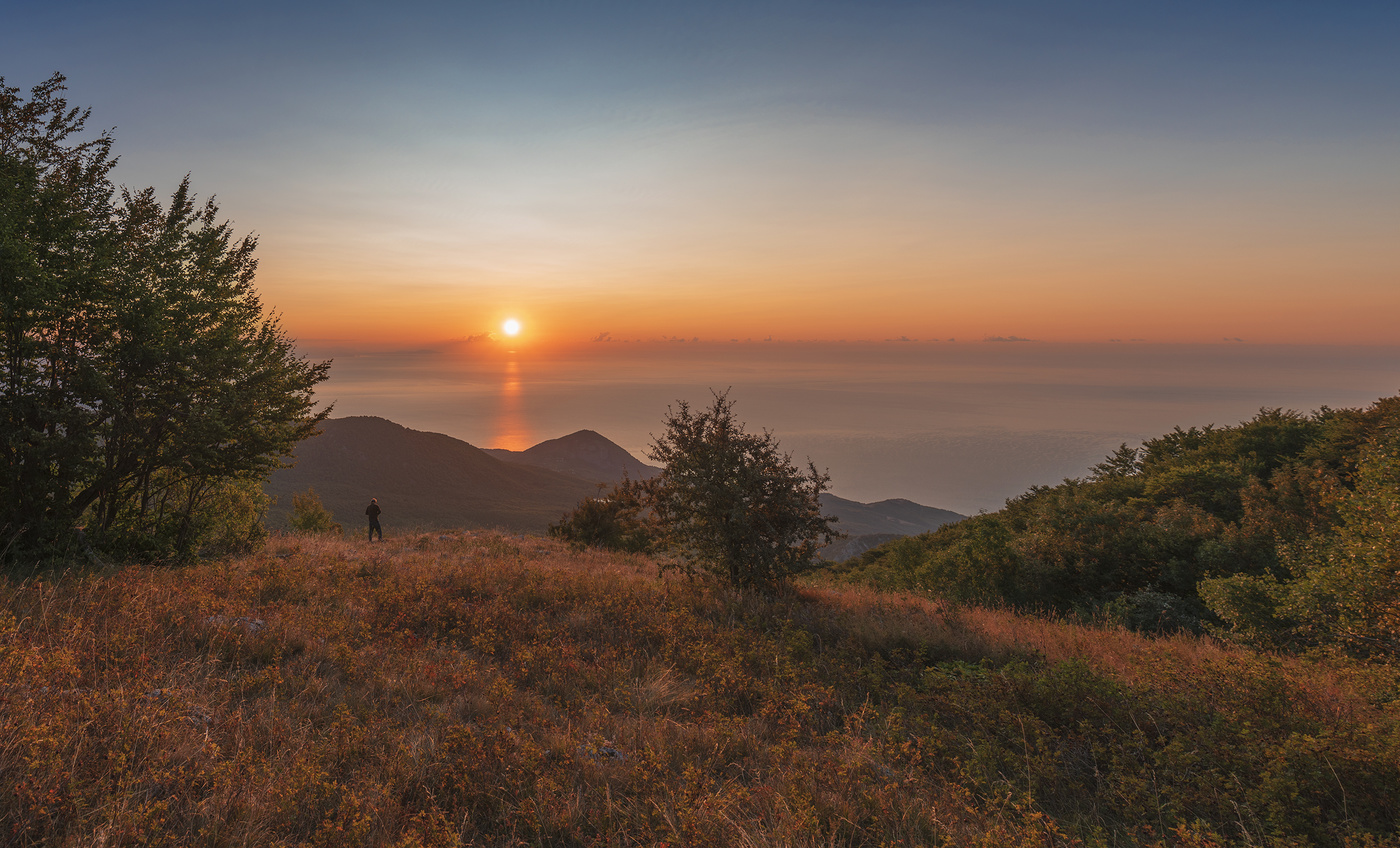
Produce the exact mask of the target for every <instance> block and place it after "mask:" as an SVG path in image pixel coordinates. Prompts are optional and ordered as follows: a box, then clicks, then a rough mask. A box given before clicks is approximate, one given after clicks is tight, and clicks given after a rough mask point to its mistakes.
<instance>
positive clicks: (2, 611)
mask: <svg viewBox="0 0 1400 848" xmlns="http://www.w3.org/2000/svg"><path fill="white" fill-rule="evenodd" d="M1397 694H1400V681H1397V679H1396V677H1395V675H1394V674H1393V673H1392V672H1391V671H1390V670H1389V669H1388V668H1387V667H1385V666H1380V665H1371V666H1367V665H1361V664H1356V663H1353V662H1352V661H1349V660H1343V659H1335V660H1331V661H1328V662H1326V663H1321V662H1314V661H1305V660H1300V659H1278V658H1276V657H1274V656H1269V655H1261V654H1256V653H1253V652H1251V651H1249V650H1247V649H1242V648H1226V647H1221V646H1220V645H1218V644H1216V643H1214V642H1212V641H1209V640H1202V639H1199V638H1197V637H1193V636H1188V635H1177V636H1172V637H1164V638H1157V639H1150V638H1147V637H1144V636H1140V635H1136V634H1133V633H1131V632H1128V631H1126V630H1123V629H1117V628H1115V629H1089V628H1084V627H1081V626H1078V625H1073V624H1067V623H1058V622H1054V621H1047V620H1044V619H1036V618H1030V617H1020V616H1017V615H1014V614H1012V613H1009V612H998V611H988V610H981V609H976V608H957V607H953V606H949V605H947V604H944V603H940V602H936V601H931V600H928V599H918V598H912V597H906V596H895V595H886V594H879V593H876V592H872V591H870V590H868V589H861V588H817V587H809V588H805V589H801V590H795V591H791V592H788V593H787V594H785V595H783V596H780V597H778V598H768V599H765V598H762V597H758V596H745V595H740V594H736V593H733V592H732V591H731V590H728V589H722V588H719V587H717V586H716V585H714V584H711V583H708V582H704V581H700V582H692V581H688V580H684V579H679V578H674V579H660V578H658V577H657V576H656V566H655V563H654V562H652V561H650V560H646V559H642V558H629V557H625V556H618V555H610V554H603V553H599V552H596V551H574V550H572V549H570V548H568V547H567V546H563V545H560V544H556V543H554V542H552V541H549V540H542V539H534V538H519V537H514V536H502V535H498V534H490V533H453V534H443V535H438V534H433V535H423V536H416V537H402V538H398V539H392V540H391V541H389V542H387V543H382V544H378V545H373V546H371V545H369V544H367V543H364V542H358V541H356V542H346V541H340V540H333V539H329V538H326V537H321V538H296V537H274V538H273V540H272V541H271V542H270V544H269V545H268V547H267V548H266V549H265V550H263V551H261V552H259V553H257V554H254V555H250V556H247V557H244V558H238V559H231V560H224V561H218V562H210V563H205V564H199V565H193V566H189V567H186V568H180V569H171V568H154V567H130V568H126V569H122V570H117V571H113V572H110V573H106V574H86V575H82V574H71V575H67V576H62V577H57V578H41V577H31V578H28V579H24V580H19V579H16V578H9V579H7V580H5V582H3V583H0V842H3V843H4V844H7V845H18V846H24V845H40V844H54V845H56V844H67V843H75V844H76V843H82V844H86V843H91V844H104V845H134V844H142V845H190V844H198V845H210V846H222V845H245V844H250V845H253V844H256V845H273V844H285V845H293V844H307V845H335V846H342V845H400V846H410V845H432V846H448V845H466V844H475V845H501V846H504V845H600V846H602V845H798V846H801V845H813V846H815V845H872V846H873V845H894V844H908V845H915V844H929V845H940V844H941V845H959V846H962V845H988V846H992V845H995V846H1005V845H1079V844H1083V845H1164V846H1165V845H1192V846H1213V845H1225V844H1239V845H1277V846H1285V845H1287V846H1303V845H1358V846H1359V845H1368V846H1383V845H1392V846H1394V845H1400V837H1397V834H1396V832H1395V822H1396V819H1397V816H1400V790H1398V789H1397V787H1400V707H1397V704H1396V701H1395V699H1396V697H1397Z"/></svg>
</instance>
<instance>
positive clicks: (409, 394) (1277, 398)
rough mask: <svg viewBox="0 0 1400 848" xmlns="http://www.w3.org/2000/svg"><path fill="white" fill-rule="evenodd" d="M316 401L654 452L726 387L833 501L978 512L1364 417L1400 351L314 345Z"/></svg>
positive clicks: (353, 410) (517, 440)
mask: <svg viewBox="0 0 1400 848" xmlns="http://www.w3.org/2000/svg"><path fill="white" fill-rule="evenodd" d="M298 350H299V352H300V353H301V354H302V355H304V356H306V357H307V358H310V359H315V360H323V359H330V360H331V361H332V366H331V370H330V378H329V379H328V380H327V381H326V382H325V383H324V384H322V386H321V387H320V388H319V389H318V392H317V397H318V398H319V399H321V400H322V401H323V402H325V403H333V404H334V407H333V412H332V415H333V416H334V417H344V416H351V415H374V416H379V417H382V418H387V419H390V420H392V421H395V422H398V423H399V424H403V425H404V426H407V427H411V428H413V429H416V430H426V431H430V432H436V433H445V434H447V435H450V436H453V437H455V438H459V439H462V440H464V441H466V442H469V443H471V444H473V445H476V446H477V447H483V448H507V449H510V450H523V449H525V448H527V447H530V446H532V445H534V444H537V443H539V442H541V441H545V440H547V439H554V438H558V437H560V436H564V435H567V434H569V433H572V432H575V431H577V430H583V429H588V430H595V431H597V432H599V433H601V434H603V435H604V436H606V437H608V438H609V439H611V440H612V441H614V442H616V443H617V444H619V445H621V446H622V447H624V448H626V449H627V450H628V451H630V452H631V453H632V454H634V455H635V456H637V457H638V458H641V459H646V457H647V450H648V448H649V446H650V445H651V444H652V443H653V440H654V437H655V435H656V434H659V433H661V432H662V431H663V429H664V426H665V420H666V416H667V415H668V413H669V411H671V410H674V409H676V408H677V406H678V404H679V403H681V402H685V403H688V404H690V406H691V407H692V408H700V407H705V406H708V405H709V404H710V403H711V402H712V400H713V396H714V395H715V394H717V393H718V394H727V395H728V397H729V398H730V399H731V400H732V401H733V402H734V411H735V414H736V415H737V417H738V418H739V419H740V420H741V421H743V422H744V423H745V424H746V426H747V427H748V429H749V430H750V431H765V430H766V431H768V432H770V433H772V434H773V436H774V438H776V439H777V440H778V442H779V445H780V447H781V449H782V450H783V451H785V452H788V453H790V454H791V455H792V457H793V460H794V461H795V462H797V463H799V464H801V465H804V466H805V463H806V461H807V460H809V459H810V460H811V461H812V462H813V463H814V464H815V465H816V466H817V467H818V468H819V469H822V470H825V471H827V472H828V473H829V474H830V475H831V491H832V493H833V494H836V495H839V496H841V497H844V498H849V499H852V500H858V501H864V502H873V501H878V500H884V499H887V498H907V499H909V500H912V501H915V502H917V503H921V504H925V505H928V506H934V507H939V508H942V509H950V510H954V511H956V512H960V513H963V514H974V513H977V512H979V511H984V510H986V511H991V510H996V509H999V508H1000V507H1001V506H1002V505H1003V504H1004V503H1005V501H1006V500H1007V499H1008V498H1012V497H1015V496H1016V495H1018V494H1020V493H1022V492H1024V491H1025V490H1026V489H1027V488H1029V487H1030V486H1033V485H1053V484H1056V483H1059V482H1060V481H1061V480H1063V479H1065V478H1070V477H1082V476H1084V475H1085V474H1087V473H1088V472H1089V470H1090V469H1091V468H1092V466H1093V465H1094V464H1095V463H1097V462H1100V461H1101V460H1102V459H1103V458H1104V457H1106V456H1107V455H1108V454H1109V453H1111V452H1112V451H1113V450H1115V449H1116V448H1117V447H1118V446H1119V445H1122V444H1128V445H1130V446H1136V445H1138V444H1140V443H1141V442H1142V441H1143V440H1145V439H1149V438H1153V437H1155V436H1158V435H1161V434H1163V433H1166V432H1169V431H1171V430H1172V429H1173V428H1174V427H1182V428H1189V427H1200V426H1205V425H1210V424H1214V425H1217V426H1224V425H1232V424H1238V423H1239V422H1241V421H1245V420H1248V419H1250V418H1252V417H1253V416H1254V415H1255V414H1257V413H1258V412H1259V410H1261V409H1266V408H1267V409H1273V408H1280V409H1289V410H1296V411H1299V412H1304V413H1310V412H1313V411H1315V410H1318V409H1319V408H1322V407H1324V406H1327V407H1332V408H1345V407H1365V406H1369V405H1370V404H1371V403H1373V402H1374V401H1376V400H1377V399H1379V398H1382V397H1387V396H1391V395H1394V394H1396V393H1397V392H1400V346H1392V347H1378V346H1317V345H1307V346H1304V345H1260V344H1248V343H1240V342H1230V343H1220V344H1175V345H1165V344H1147V343H1127V342H1124V343H1099V344H1063V343H1046V342H1030V341H979V342H907V341H890V342H843V343H835V342H781V341H776V342H703V341H679V340H668V341H655V342H618V341H611V342H594V343H583V344H576V345H572V346H556V347H552V348H544V347H538V346H537V347H530V346H526V345H524V344H520V345H512V344H511V343H507V342H499V341H452V342H444V343H441V344H434V345H426V346H413V347H391V346H378V347H376V346H370V345H363V344H357V343H354V342H346V341H326V340H320V341H311V342H303V343H301V344H300V345H299V346H298Z"/></svg>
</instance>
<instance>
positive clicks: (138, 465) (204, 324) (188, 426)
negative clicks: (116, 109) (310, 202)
mask: <svg viewBox="0 0 1400 848" xmlns="http://www.w3.org/2000/svg"><path fill="white" fill-rule="evenodd" d="M63 91H64V85H63V77H62V76H61V75H57V74H56V75H54V76H53V77H52V78H50V79H49V80H47V81H46V82H44V83H41V84H40V85H38V86H35V87H34V89H33V90H32V92H31V96H30V98H29V99H28V100H27V101H26V100H25V99H24V98H23V97H21V95H20V93H19V89H17V88H10V87H6V86H5V85H4V82H3V80H2V79H0V283H3V285H0V292H3V294H0V310H3V314H0V321H2V322H3V323H2V325H0V397H3V406H0V431H3V434H2V435H0V453H3V455H4V459H5V466H6V474H5V477H4V479H3V481H0V504H3V506H0V510H3V513H0V527H4V528H8V529H7V530H6V532H7V533H9V534H20V533H23V534H24V537H25V540H26V542H27V543H28V545H29V546H30V547H35V548H43V547H52V546H54V545H59V544H62V542H63V540H64V539H65V537H66V536H68V535H69V533H70V532H71V528H72V527H73V526H74V525H75V524H80V523H81V524H86V529H87V536H88V537H89V538H91V539H93V540H94V541H96V542H97V543H99V544H100V545H103V546H106V547H107V548H108V549H109V550H130V549H132V548H141V547H146V548H151V549H157V550H164V551H173V552H177V553H186V552H191V551H194V550H197V549H198V548H199V547H200V545H202V544H205V543H208V542H209V540H210V539H211V538H212V537H211V536H210V535H209V534H207V533H202V532H201V528H203V527H207V526H208V525H210V524H211V523H217V522H218V517H217V515H215V514H212V513H216V512H217V510H218V508H219V507H218V504H217V503H216V502H217V501H218V499H219V498H220V497H221V496H222V495H221V494H220V493H221V492H224V491H225V489H226V484H227V483H229V482H230V481H239V483H240V484H248V483H250V482H252V481H257V480H260V479H262V478H264V477H266V475H267V474H268V473H269V472H270V471H271V470H272V469H274V468H276V467H278V466H279V465H280V464H281V457H282V456H283V455H285V454H287V453H289V452H290V449H291V447H292V446H293V445H295V444H296V443H297V442H298V441H300V440H301V439H303V438H305V437H307V436H308V435H310V434H311V433H313V432H314V431H315V425H316V423H317V422H318V421H320V420H321V419H323V418H324V417H325V416H326V415H327V414H328V412H329V410H328V409H327V410H321V411H320V412H316V411H314V403H313V401H312V389H313V388H314V386H315V385H316V384H317V383H318V382H320V381H321V380H323V379H325V376H326V372H327V368H328V363H310V362H307V361H305V360H303V359H301V358H299V357H298V356H297V355H296V352H295V350H294V348H293V345H292V342H291V340H289V339H288V338H287V337H286V336H285V334H284V333H283V332H282V330H281V328H280V326H279V325H278V322H277V319H276V318H275V317H273V316H267V315H264V313H263V310H262V305H261V303H260V302H259V300H258V297H257V293H256V291H255V289H254V287H253V276H254V272H255V270H256V267H257V261H256V259H255V258H254V256H253V252H254V249H255V247H256V241H255V239H253V238H252V237H251V236H245V237H243V238H241V239H238V238H235V237H234V234H233V232H232V229H231V227H230V226H229V224H228V223H227V222H222V223H221V222H220V221H219V220H218V207H217V206H216V205H215V204H214V202H213V200H212V199H211V200H209V201H206V202H205V203H204V204H203V205H202V206H201V205H197V203H196V201H195V198H194V195H193V193H192V192H191V190H190V185H189V180H188V178H186V179H185V180H183V181H182V182H181V183H180V185H179V187H178V188H177V189H176V190H175V192H174V194H173V195H172V197H171V199H170V202H169V204H168V205H162V204H161V203H160V202H159V201H158V200H157V199H156V197H155V193H154V190H153V189H145V190H143V191H138V192H131V191H128V190H126V189H122V191H121V192H120V197H119V198H117V197H115V194H116V192H115V190H114V187H113V185H112V183H111V182H110V180H109V172H110V171H111V169H112V167H113V165H114V164H115V159H114V158H112V156H111V154H110V151H111V143H112V139H111V137H110V136H108V135H107V134H102V135H100V136H98V137H97V138H93V139H87V140H83V139H82V137H81V136H82V133H83V130H84V124H85V122H86V119H87V117H88V113H87V112H85V111H80V110H78V109H72V108H69V107H68V105H67V103H66V101H65V100H64V98H63V97H62V92H63ZM214 535H215V536H217V535H218V534H217V533H216V534H214Z"/></svg>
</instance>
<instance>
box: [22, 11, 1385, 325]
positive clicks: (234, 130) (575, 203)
mask: <svg viewBox="0 0 1400 848" xmlns="http://www.w3.org/2000/svg"><path fill="white" fill-rule="evenodd" d="M5 6H6V8H5V10H4V12H3V21H2V22H0V74H3V75H4V77H5V80H6V84H8V85H13V86H20V87H21V88H24V89H28V88H29V87H30V86H32V85H34V84H35V83H38V82H40V81H41V80H43V79H44V78H46V77H47V76H49V75H50V74H51V73H53V72H54V71H61V72H63V73H64V74H66V75H67V76H68V84H69V98H70V102H71V103H73V104H75V105H83V106H91V107H92V108H93V116H92V119H91V127H92V128H94V129H102V128H107V127H115V137H116V140H117V144H116V150H117V152H118V153H119V154H120V155H121V164H120V166H119V168H118V169H117V171H116V172H115V176H116V178H117V180H118V181H119V182H122V183H126V184H128V185H131V186H144V185H155V186H156V187H157V188H158V189H160V190H161V191H162V192H168V191H170V190H171V189H173V188H174V187H175V185H176V183H177V182H178V181H179V179H180V178H181V177H182V176H184V175H185V174H186V173H189V174H190V175H191V177H192V180H193V184H194V186H195V188H196V190H197V191H199V192H200V193H201V195H206V196H207V195H208V194H211V193H212V194H216V195H217V196H218V198H219V202H220V204H221V206H222V209H223V212H224V214H225V215H226V216H227V217H228V218H230V219H232V220H233V221H234V223H235V226H236V228H237V229H238V230H239V231H240V232H254V233H256V234H258V236H259V237H260V240H261V241H260V244H261V246H260V249H259V255H260V257H261V263H262V264H261V270H260V273H259V278H258V279H259V287H260V289H261V291H262V293H263V298H264V301H265V303H266V304H267V305H268V306H271V307H273V308H275V309H277V310H278V311H280V312H281V313H282V315H283V321H284V325H285V326H286V327H287V329H288V331H289V332H290V333H291V334H292V335H293V336H296V337H298V338H306V339H322V340H331V339H334V340H341V341H350V342H355V343H365V344H370V343H377V344H384V343H415V342H418V341H425V342H431V341H440V340H445V339H454V338H458V339H459V338H466V337H470V336H474V335H479V334H482V333H487V332H496V333H498V334H499V333H500V328H501V325H502V322H503V321H504V320H505V319H507V318H512V317H513V318H516V319H518V320H519V321H521V322H522V325H523V329H522V332H521V334H520V341H519V343H520V344H522V345H528V344H541V343H545V342H581V341H587V340H590V339H593V338H596V337H599V336H600V335H601V334H604V333H607V334H610V335H609V336H608V337H609V338H613V339H617V340H622V339H658V338H663V337H684V338H693V337H700V338H702V339H704V340H717V341H726V342H727V341H728V340H729V339H731V338H737V339H741V340H742V339H748V338H753V339H755V340H756V339H759V338H766V337H769V336H772V337H775V338H779V339H786V340H797V339H823V340H833V341H834V340H840V339H849V340H856V339H872V340H882V339H886V338H898V337H901V336H907V337H909V338H911V339H922V340H930V339H947V338H958V339H959V340H965V339H983V338H986V337H993V336H1002V337H1010V336H1017V337H1023V338H1032V339H1038V340H1045V341H1106V340H1109V339H1124V340H1126V339H1147V340H1150V341H1153V342H1192V341H1203V342H1218V341H1220V340H1221V339H1224V338H1231V339H1234V338H1239V339H1244V340H1245V341H1247V342H1261V343H1366V344H1395V343H1400V329H1397V327H1400V322H1397V321H1396V315H1400V49H1397V47H1396V45H1397V44H1400V5H1396V4H1388V3H1327V4H1323V3H1294V2H1274V1H1273V0H1271V1H1270V2H1231V3H1218V2H1173V3H1108V2H1104V3H1076V2H1057V3H1041V2H1016V3H1012V2H1007V3H976V4H973V3H963V4H945V3H818V2H759V3H733V4H726V3H716V2H706V3H687V4H682V3H666V2H607V3H602V2H568V3H564V2H559V3H542V2H509V3H507V2H502V3H472V2H464V3H446V2H443V3H424V2H407V3H394V4H390V3H364V2H362V3H328V2H326V3H286V2H277V3H268V2H249V3H241V4H235V5H227V4H205V3H188V2H183V3H142V2H136V3H127V2H122V3H111V2H101V3H99V2H64V0H58V2H49V3H7V4H5Z"/></svg>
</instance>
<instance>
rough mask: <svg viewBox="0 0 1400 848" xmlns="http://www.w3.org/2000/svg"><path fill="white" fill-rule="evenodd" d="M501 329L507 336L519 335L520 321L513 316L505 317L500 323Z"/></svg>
mask: <svg viewBox="0 0 1400 848" xmlns="http://www.w3.org/2000/svg"><path fill="white" fill-rule="evenodd" d="M501 330H502V331H504V332H505V334H506V335H507V336H518V335H520V322H519V321H517V320H515V319H514V318H507V319H506V322H505V323H504V324H502V325H501Z"/></svg>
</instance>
